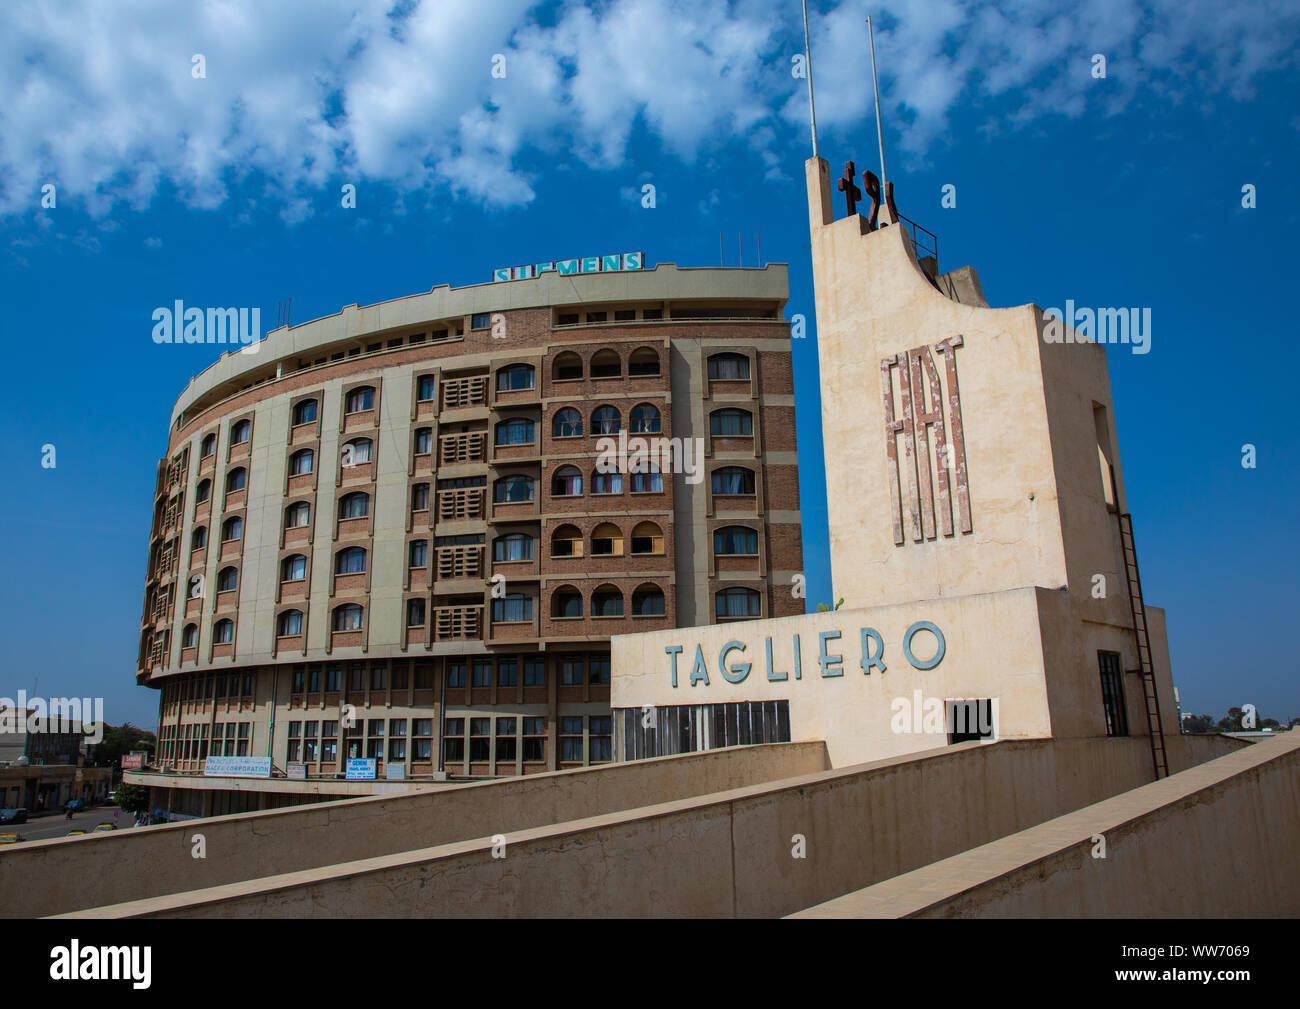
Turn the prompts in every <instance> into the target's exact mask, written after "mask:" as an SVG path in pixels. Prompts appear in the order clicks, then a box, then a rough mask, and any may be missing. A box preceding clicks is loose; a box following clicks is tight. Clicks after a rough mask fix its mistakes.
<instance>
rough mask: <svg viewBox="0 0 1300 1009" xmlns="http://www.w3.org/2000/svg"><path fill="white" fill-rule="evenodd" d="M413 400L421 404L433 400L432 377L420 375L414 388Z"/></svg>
mask: <svg viewBox="0 0 1300 1009" xmlns="http://www.w3.org/2000/svg"><path fill="white" fill-rule="evenodd" d="M415 398H416V399H417V400H418V401H419V402H421V403H427V402H428V401H429V400H431V399H433V376H432V375H421V376H420V379H419V382H417V383H416V386H415Z"/></svg>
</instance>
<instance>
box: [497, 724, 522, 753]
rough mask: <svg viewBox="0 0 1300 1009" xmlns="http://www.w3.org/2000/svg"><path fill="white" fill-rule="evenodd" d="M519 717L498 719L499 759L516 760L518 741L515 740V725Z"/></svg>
mask: <svg viewBox="0 0 1300 1009" xmlns="http://www.w3.org/2000/svg"><path fill="white" fill-rule="evenodd" d="M517 723H518V719H515V718H498V719H497V760H498V761H502V760H506V761H510V762H512V763H513V762H514V759H515V754H516V752H517V751H516V749H515V747H516V745H517V741H516V740H515V726H516V725H517Z"/></svg>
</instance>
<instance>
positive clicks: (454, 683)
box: [447, 661, 465, 687]
mask: <svg viewBox="0 0 1300 1009" xmlns="http://www.w3.org/2000/svg"><path fill="white" fill-rule="evenodd" d="M447 686H449V687H463V686H465V663H464V661H449V662H448V663H447Z"/></svg>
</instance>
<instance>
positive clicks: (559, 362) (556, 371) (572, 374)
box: [551, 316, 582, 382]
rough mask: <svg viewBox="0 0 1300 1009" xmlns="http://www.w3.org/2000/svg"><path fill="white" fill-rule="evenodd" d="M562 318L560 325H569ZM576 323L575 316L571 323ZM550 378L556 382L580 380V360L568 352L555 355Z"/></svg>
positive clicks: (561, 317)
mask: <svg viewBox="0 0 1300 1009" xmlns="http://www.w3.org/2000/svg"><path fill="white" fill-rule="evenodd" d="M564 318H565V317H564V316H560V325H561V326H564V325H569V324H568V323H566V322H565V321H564ZM577 321H578V318H577V316H574V317H573V322H577ZM551 377H552V378H553V379H555V381H557V382H566V381H568V380H570V379H578V378H582V358H580V357H579V356H578V355H577V354H574V353H572V352H569V351H566V352H565V353H563V354H559V355H557V356H556V358H555V363H554V364H552V365H551Z"/></svg>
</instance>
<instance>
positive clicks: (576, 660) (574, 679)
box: [560, 655, 582, 732]
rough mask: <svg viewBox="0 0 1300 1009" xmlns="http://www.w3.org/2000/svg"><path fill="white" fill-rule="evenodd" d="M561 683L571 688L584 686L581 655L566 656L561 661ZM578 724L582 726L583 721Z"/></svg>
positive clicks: (579, 720)
mask: <svg viewBox="0 0 1300 1009" xmlns="http://www.w3.org/2000/svg"><path fill="white" fill-rule="evenodd" d="M560 682H561V683H563V684H564V685H565V686H569V687H573V686H581V685H582V656H581V655H566V656H565V657H564V658H563V659H561V660H560ZM566 721H567V719H566ZM578 724H579V725H581V724H582V720H581V719H578ZM578 731H579V732H581V731H582V730H581V729H579V730H578Z"/></svg>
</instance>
